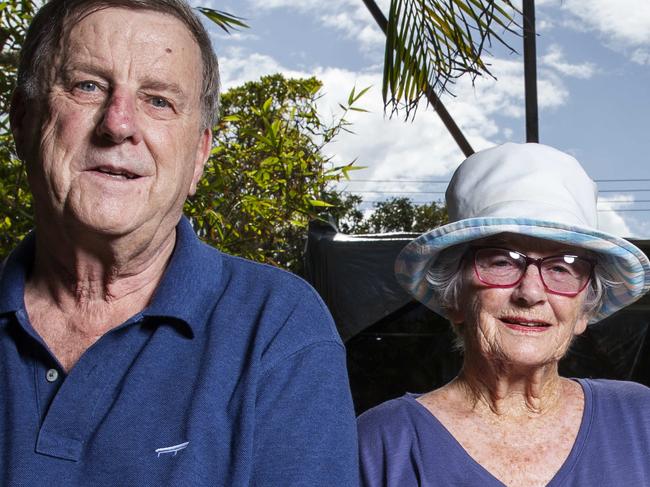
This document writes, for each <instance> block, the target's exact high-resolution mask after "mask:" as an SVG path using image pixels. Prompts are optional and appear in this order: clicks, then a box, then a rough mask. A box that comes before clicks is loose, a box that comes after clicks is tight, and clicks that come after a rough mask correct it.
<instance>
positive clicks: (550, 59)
mask: <svg viewBox="0 0 650 487" xmlns="http://www.w3.org/2000/svg"><path fill="white" fill-rule="evenodd" d="M540 64H542V65H545V66H548V67H550V68H552V69H554V70H556V71H558V72H559V73H560V74H563V75H565V76H570V77H573V78H581V79H589V78H591V77H592V76H593V75H594V74H595V72H596V67H595V66H594V64H592V63H579V64H571V63H569V62H567V61H566V59H565V57H564V51H563V50H562V48H561V47H560V46H559V45H557V44H553V45H551V46H550V47H549V48H548V52H547V53H546V54H544V55H543V56H542V57H541V59H540Z"/></svg>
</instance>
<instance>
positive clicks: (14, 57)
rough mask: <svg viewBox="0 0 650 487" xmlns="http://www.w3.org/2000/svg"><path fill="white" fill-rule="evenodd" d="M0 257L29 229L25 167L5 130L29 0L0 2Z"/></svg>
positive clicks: (31, 8) (29, 200)
mask: <svg viewBox="0 0 650 487" xmlns="http://www.w3.org/2000/svg"><path fill="white" fill-rule="evenodd" d="M0 7H1V8H0V46H1V51H0V208H1V209H2V213H0V259H2V258H4V256H6V255H7V254H8V253H9V251H10V250H11V249H12V248H13V247H15V245H16V243H17V242H18V241H19V240H21V239H22V238H23V237H24V236H25V235H26V234H27V232H29V230H30V229H31V228H32V225H33V218H32V198H31V193H30V192H29V189H28V188H27V180H26V175H25V169H24V166H23V164H22V162H20V161H19V160H18V158H17V157H16V155H15V150H14V145H13V138H12V136H11V131H10V129H9V117H8V115H7V114H8V112H9V103H10V101H11V92H12V90H13V87H14V85H15V83H16V69H17V66H18V53H19V52H20V46H22V42H23V39H24V37H25V30H26V26H27V25H28V23H29V20H30V19H31V18H32V16H33V14H34V3H33V2H32V1H16V0H11V1H6V2H3V3H2V4H0Z"/></svg>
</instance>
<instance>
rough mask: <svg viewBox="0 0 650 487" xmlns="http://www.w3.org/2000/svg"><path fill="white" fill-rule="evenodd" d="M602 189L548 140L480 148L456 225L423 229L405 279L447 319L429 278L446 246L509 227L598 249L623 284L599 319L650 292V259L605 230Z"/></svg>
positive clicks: (457, 187) (454, 214)
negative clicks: (600, 222)
mask: <svg viewBox="0 0 650 487" xmlns="http://www.w3.org/2000/svg"><path fill="white" fill-rule="evenodd" d="M597 197H598V189H597V187H596V184H595V183H594V182H593V181H592V180H591V179H590V178H589V176H588V175H587V173H585V171H584V169H582V167H581V166H580V164H579V163H578V161H577V160H575V159H574V158H573V157H571V156H569V155H568V154H565V153H563V152H560V151H558V150H557V149H554V148H552V147H549V146H545V145H541V144H513V143H508V144H504V145H501V146H497V147H493V148H491V149H487V150H484V151H481V152H477V153H475V154H473V155H471V156H470V157H469V158H467V159H466V160H465V161H464V162H463V163H462V164H461V165H460V166H459V167H458V169H456V172H455V173H454V175H453V177H452V179H451V182H450V183H449V187H448V189H447V192H446V195H445V199H446V201H447V212H448V213H449V221H450V222H451V223H449V224H447V225H444V226H442V227H439V228H436V229H434V230H431V231H429V232H427V233H424V234H422V235H421V236H420V237H418V238H416V239H415V240H413V241H412V242H410V243H409V244H408V245H407V246H406V247H404V249H403V250H402V252H401V253H400V254H399V256H398V257H397V261H396V263H395V274H396V276H397V280H398V281H399V283H400V284H401V285H402V286H403V287H404V288H405V289H406V290H407V291H408V292H409V293H410V294H411V295H412V296H413V297H415V298H416V299H417V300H418V301H421V302H422V303H424V304H425V305H426V306H427V307H429V308H431V309H433V310H434V311H436V312H437V313H439V314H441V315H443V316H445V313H444V311H443V310H442V309H441V308H440V307H439V306H438V304H437V303H436V302H435V298H434V296H433V292H432V289H431V287H430V285H429V283H428V282H427V279H426V276H427V272H428V271H429V269H431V268H432V267H434V266H435V262H436V259H437V258H438V255H439V254H440V252H441V251H443V250H444V249H446V248H448V247H451V246H453V245H458V244H463V243H468V242H471V241H473V240H477V239H481V238H484V237H489V236H491V235H496V234H499V233H504V232H509V233H516V234H521V235H528V236H531V237H536V238H541V239H545V240H552V241H554V242H560V243H564V244H567V245H572V246H574V247H580V248H584V249H588V250H590V251H592V252H595V253H596V254H597V256H598V264H597V265H599V266H602V267H604V268H605V269H606V271H607V274H609V277H611V278H612V279H613V280H614V281H615V282H616V285H614V286H613V287H609V288H607V290H606V293H605V297H604V301H603V305H602V307H601V308H600V310H599V312H598V313H597V314H595V315H594V316H593V317H592V319H591V320H590V322H591V323H595V322H597V321H599V320H602V319H603V318H605V317H606V316H609V315H611V314H612V313H614V312H615V311H618V310H619V309H621V308H623V307H624V306H627V305H628V304H631V303H633V302H634V301H636V300H637V299H639V298H640V297H641V296H643V294H645V293H646V292H647V291H648V289H650V263H649V262H648V258H647V257H646V255H645V254H644V253H643V252H642V251H641V250H640V249H639V248H638V247H636V246H635V245H633V244H631V243H630V242H628V241H627V240H624V239H622V238H619V237H616V236H614V235H610V234H608V233H604V232H600V231H598V230H597V226H598V223H597V211H596V200H597Z"/></svg>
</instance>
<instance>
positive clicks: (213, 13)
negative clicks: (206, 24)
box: [197, 7, 249, 34]
mask: <svg viewBox="0 0 650 487" xmlns="http://www.w3.org/2000/svg"><path fill="white" fill-rule="evenodd" d="M197 10H198V11H199V12H201V13H202V14H203V15H205V16H206V17H207V18H208V19H210V20H211V21H212V22H214V23H215V24H217V25H218V26H219V27H221V28H222V29H223V30H224V31H225V32H226V33H227V34H230V31H231V30H239V29H238V27H241V28H243V29H248V28H249V27H248V25H247V24H246V23H244V19H243V18H242V17H237V16H236V15H233V14H229V13H228V12H223V11H221V10H214V9H211V8H206V7H197Z"/></svg>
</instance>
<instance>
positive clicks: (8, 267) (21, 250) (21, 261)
mask: <svg viewBox="0 0 650 487" xmlns="http://www.w3.org/2000/svg"><path fill="white" fill-rule="evenodd" d="M34 248H35V237H34V232H30V233H29V234H28V235H27V236H26V237H25V238H24V239H23V241H22V242H20V243H19V244H18V246H17V247H16V248H15V249H14V250H13V251H12V252H11V253H10V254H9V257H7V259H6V260H5V261H4V263H3V264H2V268H1V269H0V314H5V313H11V312H16V311H18V310H21V309H23V308H24V307H25V298H24V296H25V281H26V279H27V274H28V273H29V272H30V271H31V268H32V264H33V262H34Z"/></svg>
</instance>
